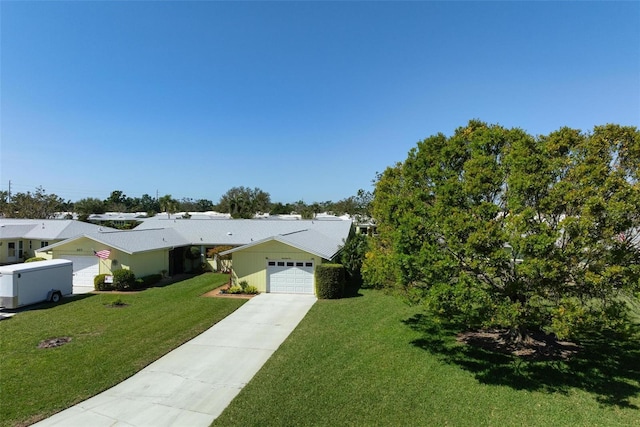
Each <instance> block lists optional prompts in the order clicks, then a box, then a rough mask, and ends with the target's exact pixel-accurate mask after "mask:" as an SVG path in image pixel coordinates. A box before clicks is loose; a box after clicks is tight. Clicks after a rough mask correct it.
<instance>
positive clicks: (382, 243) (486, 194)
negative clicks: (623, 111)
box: [363, 120, 640, 336]
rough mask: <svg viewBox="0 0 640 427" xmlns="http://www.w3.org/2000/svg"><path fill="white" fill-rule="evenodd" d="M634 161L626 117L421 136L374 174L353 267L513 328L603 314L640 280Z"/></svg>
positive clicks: (439, 308)
mask: <svg viewBox="0 0 640 427" xmlns="http://www.w3.org/2000/svg"><path fill="white" fill-rule="evenodd" d="M638 165H640V132H639V131H638V130H637V129H636V128H633V127H624V126H618V125H606V126H597V127H595V128H594V130H593V132H591V133H583V132H581V131H578V130H575V129H569V128H562V129H560V130H558V131H556V132H553V133H551V134H549V135H547V136H538V137H533V136H531V135H528V134H527V133H526V132H524V131H523V130H521V129H506V128H503V127H501V126H498V125H487V124H486V123H483V122H480V121H475V120H474V121H470V122H469V123H468V125H467V126H465V127H460V128H458V129H456V131H455V133H454V135H453V136H451V137H447V136H445V135H444V134H437V135H434V136H431V137H429V138H427V139H425V140H423V141H421V142H419V143H418V144H417V147H415V148H413V149H412V150H411V151H410V152H409V154H408V157H407V159H406V160H405V161H404V162H402V163H398V164H396V165H394V166H392V167H389V168H387V169H386V170H385V171H384V172H383V173H382V174H380V175H379V176H378V179H377V183H376V188H375V191H374V200H373V203H372V206H373V216H374V217H375V218H376V220H377V222H378V237H377V238H376V239H375V240H374V241H373V242H372V246H371V247H372V249H371V250H370V251H369V252H368V253H367V256H366V259H365V262H364V266H363V274H364V279H365V281H366V282H367V283H369V284H371V285H377V286H392V287H394V288H397V289H400V290H401V291H402V292H403V293H404V294H405V295H406V296H408V297H409V298H410V299H412V300H413V301H420V302H424V303H425V304H427V306H428V307H430V308H432V309H433V310H434V311H435V312H436V313H439V314H441V315H444V316H448V317H457V318H460V319H462V320H464V321H465V322H466V323H467V324H468V325H469V326H478V327H479V326H501V327H507V328H510V329H511V330H512V331H514V332H516V334H517V336H521V333H522V332H525V331H527V330H529V329H534V328H535V329H543V330H545V331H553V332H555V333H556V334H558V335H560V336H568V335H571V334H572V333H574V332H577V331H579V330H580V329H581V328H582V327H587V326H589V327H592V326H606V327H613V326H615V325H616V324H620V322H622V321H623V320H624V313H625V310H624V302H623V299H622V296H624V295H625V294H627V293H630V292H637V291H638V288H639V287H640V283H639V280H640V267H639V266H640V262H639V261H640V243H639V240H640V236H639V229H640V184H639V182H640V179H639V178H640V177H639V175H638Z"/></svg>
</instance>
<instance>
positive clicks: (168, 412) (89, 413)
mask: <svg viewBox="0 0 640 427" xmlns="http://www.w3.org/2000/svg"><path fill="white" fill-rule="evenodd" d="M315 301H316V298H315V297H314V296H310V295H291V294H260V295H258V296H256V297H255V298H252V299H250V300H249V301H247V302H246V303H245V304H244V305H243V306H242V307H240V308H239V309H238V310H236V311H235V312H233V313H232V314H231V315H229V316H228V317H226V318H225V319H223V320H222V321H220V322H219V323H217V324H216V325H214V326H213V327H211V328H210V329H208V330H207V331H205V332H204V333H202V334H201V335H199V336H197V337H196V338H194V339H192V340H191V341H189V342H187V343H185V344H184V345H182V346H181V347H178V348H177V349H175V350H173V351H172V352H170V353H168V354H167V355H165V356H164V357H162V358H160V359H158V360H157V361H156V362H154V363H152V364H151V365H149V366H147V367H146V368H144V369H143V370H141V371H140V372H138V373H137V374H135V375H134V376H132V377H131V378H129V379H127V380H125V381H124V382H122V383H120V384H118V385H116V386H115V387H113V388H111V389H109V390H106V391H104V392H103V393H101V394H99V395H97V396H94V397H92V398H90V399H88V400H86V401H84V402H81V403H79V404H77V405H75V406H73V407H71V408H69V409H66V410H64V411H62V412H60V413H58V414H56V415H53V416H52V417H50V418H47V419H45V420H43V421H41V422H39V423H37V424H35V425H36V426H65V427H68V426H78V427H80V426H81V427H85V426H91V427H101V426H105V427H107V426H111V427H113V426H153V427H162V426H190V427H198V426H203V427H207V426H209V425H210V424H211V422H212V421H213V420H214V419H215V418H216V417H218V416H219V415H220V414H221V413H222V411H223V410H224V409H225V408H226V407H227V405H228V404H229V403H230V402H231V401H232V400H233V398H234V397H235V396H236V395H237V394H238V393H239V392H240V390H241V389H242V387H244V385H245V384H247V383H248V382H249V381H250V380H251V378H253V376H254V375H255V373H256V372H258V370H259V369H260V368H261V367H262V365H263V364H264V363H265V362H266V361H267V359H269V357H270V356H271V355H272V354H273V353H274V352H275V350H276V349H277V348H278V347H279V346H280V344H282V342H283V341H284V340H285V339H286V338H287V337H288V336H289V334H290V333H291V332H292V331H293V330H294V329H295V327H296V326H297V325H298V323H299V322H300V321H301V320H302V318H304V316H305V315H306V314H307V312H308V311H309V309H310V308H311V306H313V304H314V303H315Z"/></svg>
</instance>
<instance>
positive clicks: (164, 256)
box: [110, 249, 169, 277]
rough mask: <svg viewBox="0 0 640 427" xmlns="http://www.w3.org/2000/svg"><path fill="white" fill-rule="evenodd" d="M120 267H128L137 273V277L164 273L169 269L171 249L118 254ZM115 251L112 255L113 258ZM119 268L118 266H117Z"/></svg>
mask: <svg viewBox="0 0 640 427" xmlns="http://www.w3.org/2000/svg"><path fill="white" fill-rule="evenodd" d="M118 256H119V257H120V258H114V259H117V260H118V266H117V267H118V268H126V269H129V270H131V271H133V273H134V274H135V275H136V277H143V276H148V275H150V274H162V270H166V271H169V250H168V249H158V250H157V251H151V252H143V253H138V254H133V255H130V254H125V253H122V252H120V255H118ZM113 257H114V255H113V252H112V253H111V257H110V258H113ZM116 269H117V268H116Z"/></svg>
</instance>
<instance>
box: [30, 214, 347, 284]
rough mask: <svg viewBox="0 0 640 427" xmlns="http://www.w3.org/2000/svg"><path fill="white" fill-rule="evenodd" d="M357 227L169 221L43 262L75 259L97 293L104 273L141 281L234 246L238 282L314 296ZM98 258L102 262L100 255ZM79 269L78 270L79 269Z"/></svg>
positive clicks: (64, 246) (58, 252) (83, 241)
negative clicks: (321, 268) (125, 273)
mask: <svg viewBox="0 0 640 427" xmlns="http://www.w3.org/2000/svg"><path fill="white" fill-rule="evenodd" d="M351 225H352V223H351V221H349V220H341V219H326V220H299V221H285V220H251V219H246V220H222V221H221V220H214V219H201V220H200V219H167V220H157V221H145V222H144V223H142V224H140V225H139V226H138V227H136V228H135V229H133V230H102V231H97V232H96V231H94V232H90V233H84V234H82V235H78V236H74V237H73V238H70V239H68V240H65V241H61V242H58V243H55V244H51V245H48V246H45V247H43V248H40V249H39V250H38V251H37V255H38V256H43V257H46V258H64V259H71V260H72V261H73V262H74V271H75V276H74V285H76V286H90V285H92V284H93V277H95V275H97V274H99V273H107V274H108V273H111V272H113V271H114V270H117V269H120V268H127V269H130V270H131V271H133V272H134V274H135V275H136V276H137V277H141V276H145V275H150V274H157V273H168V274H169V275H173V274H177V273H181V272H184V271H188V270H189V267H190V264H193V262H194V261H187V260H185V258H186V257H185V254H186V253H187V251H189V252H190V248H192V247H196V248H197V249H198V250H199V253H200V256H201V259H200V260H195V262H198V263H199V262H204V261H205V256H206V253H207V249H211V248H215V247H219V246H229V247H232V248H233V249H230V250H227V251H225V252H223V253H222V255H226V254H228V255H231V257H232V274H233V279H234V281H236V282H238V283H239V282H240V281H246V282H247V283H248V284H250V285H253V286H256V287H257V288H258V290H259V291H261V292H288V293H310V294H313V293H314V288H315V287H314V284H315V281H314V280H315V279H314V278H315V268H316V266H317V265H319V264H321V263H323V262H326V261H328V260H332V259H333V258H334V257H335V256H336V255H337V254H338V253H339V252H340V249H341V248H342V246H343V245H344V242H345V241H346V239H347V238H348V236H349V233H350V230H351ZM98 255H99V256H98ZM76 267H77V268H76Z"/></svg>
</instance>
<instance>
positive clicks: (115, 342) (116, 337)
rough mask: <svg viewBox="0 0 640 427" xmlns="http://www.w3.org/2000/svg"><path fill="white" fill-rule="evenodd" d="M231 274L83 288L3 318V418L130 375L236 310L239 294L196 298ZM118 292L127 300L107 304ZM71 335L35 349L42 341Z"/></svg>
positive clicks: (23, 415)
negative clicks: (136, 289) (103, 290)
mask: <svg viewBox="0 0 640 427" xmlns="http://www.w3.org/2000/svg"><path fill="white" fill-rule="evenodd" d="M227 280H228V275H218V274H204V275H201V276H197V277H194V278H192V279H189V280H186V281H183V282H179V283H175V284H172V285H169V286H165V287H162V288H152V289H148V290H145V291H143V292H140V293H136V294H126V295H112V294H99V295H93V294H90V295H86V296H73V297H69V298H65V299H63V302H64V303H63V304H60V305H58V306H52V305H50V304H44V305H41V306H37V307H35V308H34V309H32V310H28V311H24V312H21V313H19V314H17V315H16V316H14V317H13V318H11V319H8V320H3V321H1V322H0V355H1V357H0V425H1V426H14V425H24V424H28V423H31V422H34V421H36V420H39V419H41V418H44V417H46V416H49V415H51V414H53V413H55V412H57V411H59V410H61V409H64V408H66V407H68V406H71V405H73V404H75V403H78V402H80V401H82V400H84V399H86V398H88V397H90V396H92V395H95V394H97V393H98V392H100V391H102V390H105V389H107V388H109V387H111V386H113V385H115V384H117V383H118V382H120V381H122V380H124V379H125V378H127V377H129V376H131V375H132V374H134V373H135V372H137V371H138V370H140V369H141V368H143V367H144V366H146V365H148V364H149V363H151V362H153V361H154V360H156V359H158V358H159V357H160V356H162V355H164V354H165V353H167V352H168V351H170V350H171V349H173V348H175V347H177V346H179V345H180V344H182V343H184V342H186V341H188V340H189V339H191V338H193V337H195V336H196V335H198V334H199V333H201V332H203V331H204V330H206V329H207V328H209V327H210V326H211V325H213V324H214V323H216V322H218V321H220V320H221V319H223V318H224V317H226V316H227V315H228V314H230V313H231V312H233V311H234V310H236V309H237V308H238V307H239V306H240V305H242V303H243V302H244V300H239V299H221V298H201V297H200V295H202V294H203V293H205V292H206V291H208V290H211V289H214V288H216V287H218V286H220V285H221V284H223V283H224V282H226V281H227ZM118 298H120V299H121V300H122V301H123V302H124V303H126V304H128V305H127V306H124V307H120V308H116V307H110V304H111V303H112V302H113V301H115V300H116V299H118ZM55 337H71V338H72V340H71V342H69V343H68V344H65V345H63V346H61V347H57V348H49V349H39V348H37V347H38V344H39V343H40V341H42V340H45V339H49V338H55Z"/></svg>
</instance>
